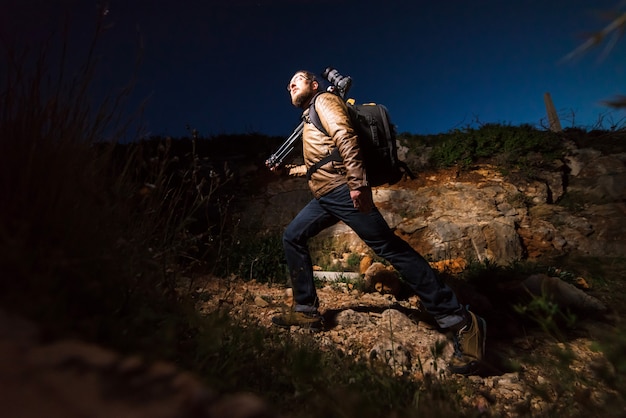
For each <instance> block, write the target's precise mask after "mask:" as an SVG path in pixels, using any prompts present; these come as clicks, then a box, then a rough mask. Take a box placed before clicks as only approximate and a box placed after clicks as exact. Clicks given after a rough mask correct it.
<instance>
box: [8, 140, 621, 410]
mask: <svg viewBox="0 0 626 418" xmlns="http://www.w3.org/2000/svg"><path fill="white" fill-rule="evenodd" d="M570 151H571V152H570V155H569V156H568V157H567V159H566V160H565V161H561V162H557V163H555V164H554V166H553V168H552V169H550V170H547V171H545V172H542V173H539V174H536V175H534V176H532V177H528V176H521V175H519V176H518V175H516V173H503V172H502V171H501V170H499V169H498V168H497V167H496V166H495V165H493V164H482V165H476V166H474V167H472V168H471V169H469V170H464V171H459V170H455V169H450V170H440V171H433V172H427V173H426V172H424V173H423V174H422V176H421V177H420V178H419V179H416V180H412V181H408V180H407V181H403V182H401V183H399V184H397V185H395V186H392V187H388V188H380V189H377V190H376V192H375V200H376V202H377V204H378V206H379V207H380V208H381V211H382V212H383V214H384V216H385V218H386V219H387V220H388V222H389V223H390V225H392V227H394V228H395V230H396V232H397V233H398V234H400V235H401V236H403V237H404V238H405V239H406V240H407V241H409V242H410V243H411V244H412V245H413V246H414V247H415V248H416V249H418V251H420V252H421V253H422V254H423V255H425V256H426V257H427V258H428V259H429V260H432V265H433V266H434V267H435V268H437V269H438V270H440V271H441V272H442V273H445V274H446V277H448V279H449V280H450V284H451V286H452V287H454V288H455V290H456V291H457V293H458V294H459V298H460V299H461V300H462V302H463V303H466V304H468V305H470V307H471V308H472V310H474V311H475V312H477V313H478V314H480V315H482V316H484V317H485V318H486V319H487V321H488V324H489V325H488V332H489V338H488V344H487V358H486V359H485V365H484V367H483V370H482V371H481V373H480V374H479V375H476V376H471V377H463V376H455V375H450V374H449V372H448V371H447V369H446V364H447V362H448V360H449V358H450V356H451V353H452V348H451V343H450V341H449V339H448V338H447V336H446V335H445V334H442V333H441V332H440V331H439V330H438V329H436V326H435V325H434V323H433V321H432V319H431V318H429V316H428V315H426V314H425V313H424V311H423V310H422V309H421V306H420V302H419V300H418V299H417V298H416V297H415V296H411V295H407V294H404V293H403V292H402V285H401V284H398V285H394V284H389V283H387V284H385V285H381V286H378V287H377V286H376V283H377V282H376V274H374V273H372V271H371V270H369V273H368V269H370V268H371V266H372V265H373V264H371V259H370V260H369V262H364V260H367V259H368V252H367V248H364V246H363V244H362V243H361V242H360V240H359V239H358V238H357V237H355V236H354V234H353V233H352V232H351V231H349V230H347V228H345V226H343V225H338V226H337V227H335V228H332V229H330V230H328V231H327V232H326V233H325V234H323V236H322V237H320V239H330V240H334V241H333V242H341V243H342V245H341V246H340V247H338V249H334V250H332V257H331V258H333V264H334V265H341V264H344V265H347V260H348V259H349V258H350V255H355V254H356V255H358V257H359V259H360V260H361V265H360V269H361V271H360V272H361V273H364V274H365V278H361V276H360V275H358V274H357V277H358V278H356V279H353V280H342V279H340V280H320V287H319V296H320V299H321V312H322V314H323V316H324V319H325V328H324V330H322V331H321V332H317V333H311V332H310V331H307V330H296V329H292V330H280V331H278V332H282V333H289V332H290V333H293V334H296V335H301V336H302V338H303V339H307V341H310V342H311V343H314V344H317V345H318V346H320V347H322V348H324V349H327V350H337V351H339V352H340V353H342V355H345V356H349V357H354V358H358V359H362V360H364V361H366V362H368V363H369V364H370V365H371V366H372V367H385V368H389V370H391V371H392V372H393V373H396V374H397V375H399V376H404V377H408V378H410V379H416V380H423V379H439V380H448V381H451V382H455V383H456V384H457V385H458V388H459V392H458V393H459V395H460V396H461V397H462V402H463V404H464V405H465V406H466V407H467V408H468V411H472V412H474V413H475V414H476V415H481V414H482V415H483V416H504V417H517V416H551V415H553V414H555V413H557V412H558V413H560V414H563V413H564V412H563V411H565V413H567V414H568V415H572V416H575V415H587V416H594V412H595V411H596V410H599V409H600V408H602V410H603V411H607V405H609V406H610V405H613V404H614V405H615V409H611V408H608V410H609V411H614V416H623V415H624V414H626V411H624V410H623V405H624V402H623V399H622V394H621V393H619V391H618V389H616V387H614V386H613V385H612V382H614V381H615V380H616V374H617V373H619V371H617V370H615V368H614V366H613V364H612V363H611V361H609V359H608V358H607V357H606V355H605V354H603V352H602V351H599V350H598V349H597V347H596V343H597V341H598V340H599V339H600V338H601V337H605V336H606V335H607V334H610V333H611V332H614V331H613V330H614V327H615V325H616V324H618V323H619V318H620V317H621V315H622V313H623V312H624V309H625V308H624V306H626V304H625V303H624V301H625V299H624V297H623V296H622V295H623V294H624V290H626V289H624V284H623V282H624V279H626V277H625V276H624V267H625V266H624V264H623V256H624V254H626V238H625V237H626V234H625V232H626V222H625V217H626V205H625V203H624V202H625V201H626V165H625V163H626V153H607V152H602V151H599V150H597V149H592V148H576V147H574V146H572V147H571V150H570ZM309 198H310V195H309V193H308V191H307V189H306V184H305V182H304V181H303V179H301V178H282V179H276V180H273V181H269V182H267V183H266V184H265V185H264V187H263V188H262V189H260V190H258V193H255V194H254V195H252V196H251V197H250V201H249V202H248V203H249V204H247V205H246V207H248V208H249V209H248V212H247V213H244V214H242V219H241V222H242V225H244V224H245V223H246V222H247V221H250V222H255V223H261V224H263V225H264V226H265V227H266V228H268V229H270V228H279V229H280V228H282V227H284V225H286V223H287V222H289V220H290V219H291V218H292V217H293V216H294V215H295V213H297V211H298V210H299V208H300V207H301V206H302V205H303V204H304V203H305V202H306V201H307V200H308V199H309ZM318 255H319V254H318ZM520 259H521V260H538V261H546V262H548V263H551V265H553V266H554V269H553V272H554V275H552V276H550V275H529V276H525V277H518V278H516V280H511V281H505V282H501V283H498V284H496V283H487V284H485V285H484V286H483V287H476V286H474V285H472V284H469V283H465V282H463V281H460V280H455V279H454V273H458V272H461V271H463V270H464V269H465V268H467V267H468V266H469V265H470V263H473V262H479V263H492V264H493V265H506V264H508V263H511V262H514V261H516V260H520ZM579 259H580V260H582V261H579V262H578V263H579V264H578V267H579V269H578V272H579V274H578V275H577V276H576V277H573V280H567V281H565V280H563V277H564V275H563V274H559V272H561V273H563V270H564V269H565V263H566V260H567V262H568V263H571V262H574V263H575V262H576V260H579ZM591 261H593V262H591ZM600 269H601V270H602V271H601V272H599V271H598V270H600ZM357 273H358V272H357ZM598 277H600V278H601V279H602V280H600V279H598ZM250 279H252V280H250ZM266 281H267V278H265V277H251V278H245V280H244V279H243V278H238V277H230V278H214V277H204V278H203V279H202V280H199V281H197V283H196V286H195V288H194V289H193V291H194V292H195V293H196V294H197V295H198V296H199V297H198V299H197V300H198V301H199V302H198V305H197V309H199V310H200V311H201V312H203V313H211V312H215V311H217V310H220V311H222V312H225V313H227V314H228V315H229V316H231V317H233V318H236V319H237V320H238V321H240V322H241V323H242V324H253V325H254V326H259V327H268V328H269V327H271V326H272V325H271V317H272V316H273V315H275V314H277V313H280V312H282V311H283V310H285V309H289V306H290V297H291V295H290V292H289V289H288V288H287V287H286V286H284V285H277V284H271V281H270V283H267V282H266ZM528 295H534V296H538V297H542V296H546V295H549V296H550V301H551V302H552V303H554V305H555V306H557V307H559V308H560V309H562V310H563V311H568V312H572V313H575V314H576V317H577V320H576V321H575V324H568V323H567V320H566V318H564V319H563V320H562V321H556V322H555V323H554V324H556V326H557V328H550V329H545V328H542V327H541V322H540V321H539V322H537V321H534V322H533V321H529V319H528V318H527V317H524V316H523V315H516V312H515V309H513V307H514V306H516V305H518V304H520V303H524V302H526V303H527V302H528V300H529V299H528V298H527V297H528ZM0 353H1V355H0V387H2V393H1V394H0V410H1V411H3V412H6V413H7V415H6V416H11V417H32V416H50V417H54V416H59V417H60V416H63V417H73V416H76V417H79V416H103V417H104V416H107V417H108V416H119V417H123V416H128V417H143V416H145V417H148V416H150V417H187V416H188V417H191V416H207V417H226V416H228V417H265V416H267V417H270V416H277V414H276V413H275V412H273V409H272V407H271V405H267V404H266V403H265V402H263V401H261V400H260V399H259V398H258V397H254V396H252V397H251V396H249V395H245V394H242V395H241V396H235V397H227V398H223V397H219V396H217V395H216V394H214V393H213V392H212V391H211V390H210V389H209V388H206V387H204V386H203V385H202V384H200V383H199V381H198V380H197V378H196V377H194V376H192V375H190V374H189V373H187V372H183V371H180V370H177V369H176V368H175V367H173V366H172V365H168V364H160V363H157V364H154V363H147V362H145V361H144V360H142V359H140V358H135V357H130V358H127V357H123V356H121V355H118V354H116V353H113V352H111V351H108V350H106V349H103V348H101V347H96V346H92V345H89V344H86V343H83V342H80V341H75V340H61V341H53V342H50V341H46V342H43V341H42V340H41V339H40V338H39V336H38V330H37V325H36V324H31V323H29V322H26V321H24V320H23V319H21V318H17V317H12V316H10V315H8V314H2V315H0ZM556 364H559V365H560V366H559V367H555V365H556ZM563 365H565V366H564V367H563ZM33 396H36V399H37V402H32V399H34V398H33Z"/></svg>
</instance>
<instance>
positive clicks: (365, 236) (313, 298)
mask: <svg viewBox="0 0 626 418" xmlns="http://www.w3.org/2000/svg"><path fill="white" fill-rule="evenodd" d="M339 221H343V222H344V223H345V224H346V225H348V226H349V227H350V228H352V230H353V231H354V232H356V234H357V235H358V236H359V237H360V238H361V239H362V240H363V241H364V242H365V243H366V244H367V245H368V246H369V247H370V248H371V249H372V250H373V251H374V253H376V255H378V256H379V257H382V258H384V259H385V260H387V261H389V262H390V263H391V264H392V265H393V267H394V268H395V269H396V270H397V271H398V272H399V273H400V274H401V276H402V278H403V279H404V280H405V281H406V282H407V283H408V285H409V286H410V287H411V289H412V290H413V291H414V292H415V293H416V294H417V295H418V296H419V298H420V300H421V302H422V304H423V305H424V307H425V308H426V310H427V311H428V312H429V313H430V314H431V315H433V316H434V318H435V319H436V320H437V323H438V324H439V326H440V327H441V328H449V327H452V326H454V325H458V324H459V323H460V322H461V321H463V320H464V319H465V309H464V308H463V307H462V306H461V305H460V304H459V302H458V300H457V298H456V295H455V294H454V292H453V291H452V289H450V287H448V286H447V285H446V284H445V283H443V282H442V281H441V280H439V278H438V277H437V275H436V273H435V272H434V271H433V269H432V268H431V267H430V265H429V264H428V262H427V261H426V260H425V259H424V258H423V257H422V256H421V255H420V254H419V253H418V252H417V251H415V250H414V249H413V247H411V246H410V245H409V244H408V243H407V242H406V241H404V240H403V239H402V238H400V237H399V236H397V235H396V234H395V233H394V232H393V231H392V230H391V228H389V225H387V222H386V221H385V219H384V218H383V216H382V215H381V213H380V212H379V211H378V209H376V208H374V209H373V210H372V211H370V212H369V213H361V212H359V211H358V210H357V209H355V208H354V205H353V203H352V199H351V198H350V191H349V189H348V186H347V185H343V186H339V187H337V188H336V189H334V190H332V191H331V192H330V193H328V194H326V195H324V196H322V197H321V198H320V199H313V200H311V201H310V202H309V203H308V204H307V205H306V206H305V207H304V208H303V209H302V210H301V211H300V213H298V215H297V216H296V217H295V218H294V219H293V221H291V223H290V224H289V225H288V226H287V229H286V230H285V233H284V235H283V245H284V247H285V256H286V258H287V265H288V267H289V273H290V277H291V284H292V287H293V296H294V301H295V310H296V311H299V312H316V311H317V307H318V306H319V300H318V298H317V292H316V290H315V284H314V282H313V265H312V262H311V256H310V254H309V248H308V241H309V238H312V237H314V236H316V235H317V234H319V233H320V232H321V231H322V230H324V229H326V228H328V227H330V226H332V225H334V224H336V223H337V222H339Z"/></svg>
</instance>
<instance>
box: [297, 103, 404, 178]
mask: <svg viewBox="0 0 626 418" xmlns="http://www.w3.org/2000/svg"><path fill="white" fill-rule="evenodd" d="M319 94H323V93H318V95H317V96H319ZM329 94H332V93H329ZM317 96H315V97H314V98H313V100H312V101H311V104H310V105H309V118H310V120H311V123H312V124H313V126H315V127H316V128H317V129H318V130H320V131H321V132H323V133H325V134H326V135H328V132H327V131H326V129H324V127H323V126H322V122H321V120H320V118H319V115H318V114H317V111H316V110H315V100H316V99H317ZM346 105H347V106H348V113H349V115H350V120H351V122H352V127H353V128H354V130H355V132H356V134H357V137H358V140H359V146H360V148H361V156H362V157H363V164H364V166H365V171H366V172H367V180H368V183H369V184H370V186H372V187H376V186H382V185H383V184H389V185H392V184H395V183H397V182H399V181H400V180H401V179H402V177H403V176H404V174H406V175H408V176H409V177H410V178H412V179H414V178H415V175H414V174H413V173H412V172H411V170H410V169H409V167H408V166H407V165H406V163H405V162H404V161H400V159H398V145H397V144H396V130H395V127H394V125H393V124H392V123H391V119H390V118H389V112H388V111H387V108H386V107H385V106H383V105H381V104H375V103H367V104H361V105H357V104H355V103H354V100H353V99H350V100H348V101H347V102H346ZM330 161H342V160H341V156H340V155H339V150H338V149H337V148H335V149H334V150H333V151H332V152H331V153H330V154H329V155H327V156H326V157H324V158H322V159H321V160H320V161H318V162H317V163H315V164H313V166H311V167H310V168H309V169H308V170H307V179H310V178H311V175H312V174H313V173H314V172H315V171H317V169H319V168H320V167H322V166H323V165H325V164H327V163H328V162H330Z"/></svg>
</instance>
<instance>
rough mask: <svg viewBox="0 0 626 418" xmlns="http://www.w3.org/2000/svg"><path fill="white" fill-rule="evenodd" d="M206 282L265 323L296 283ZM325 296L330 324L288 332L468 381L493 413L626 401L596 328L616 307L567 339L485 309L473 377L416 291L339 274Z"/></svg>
mask: <svg viewBox="0 0 626 418" xmlns="http://www.w3.org/2000/svg"><path fill="white" fill-rule="evenodd" d="M197 291H198V292H200V293H202V294H203V298H202V299H203V300H204V302H202V304H201V306H200V309H201V310H202V311H204V312H212V311H214V310H216V309H218V308H219V309H226V310H227V311H228V312H229V313H230V314H231V315H233V316H235V317H237V318H239V319H240V320H241V321H243V322H249V323H250V322H251V323H254V324H257V325H260V326H263V327H271V326H272V325H271V317H272V316H274V315H276V314H278V313H280V312H282V311H284V310H285V309H288V306H289V305H290V303H291V290H290V289H288V288H285V287H284V286H278V285H268V284H261V283H257V282H255V281H249V282H244V281H241V280H238V279H232V280H209V281H207V282H206V283H205V284H203V285H202V286H200V287H199V288H198V290H197ZM465 293H467V291H465ZM319 297H320V300H321V307H320V310H321V312H322V314H323V316H324V319H325V329H324V330H323V331H321V332H310V331H305V330H299V329H296V328H295V327H292V329H290V330H282V331H280V332H296V333H302V334H306V335H309V336H310V338H311V339H312V340H313V341H315V343H316V344H318V345H319V346H320V347H327V348H328V349H333V350H339V351H341V352H343V353H344V354H346V355H347V356H352V357H355V358H361V359H365V360H366V361H369V362H370V363H371V364H372V366H375V365H380V364H385V365H386V367H387V366H388V367H390V368H391V369H392V370H393V371H394V372H395V373H397V374H399V375H400V374H401V375H405V376H409V377H411V378H413V379H424V376H425V375H429V377H431V378H436V379H449V380H453V381H455V382H456V383H458V384H459V387H461V388H462V390H461V391H462V393H461V396H462V398H463V403H464V404H465V405H466V406H467V407H468V408H469V410H472V411H475V412H477V413H482V414H484V415H485V416H503V417H517V416H551V415H552V414H554V413H557V414H559V415H563V414H566V415H567V416H575V415H585V414H589V413H590V412H591V415H592V416H593V415H594V411H597V410H598V409H599V408H602V410H603V411H605V410H607V405H610V404H612V403H616V404H619V405H622V403H621V395H620V394H619V393H618V392H617V390H616V389H615V388H612V387H611V386H610V384H609V383H610V382H611V380H612V379H611V376H614V374H615V371H614V370H613V367H612V366H611V364H610V363H609V362H608V361H607V359H606V358H605V357H604V355H603V354H602V353H601V352H599V351H597V350H596V349H595V348H594V341H595V336H598V335H599V333H600V332H602V331H606V330H609V329H610V328H611V326H612V325H610V324H609V322H610V321H608V320H607V317H606V316H605V317H604V318H602V319H586V320H580V321H578V322H577V324H576V326H575V327H574V328H570V329H568V330H567V331H565V330H563V334H562V335H563V338H562V339H560V340H558V339H556V338H554V337H553V336H551V335H550V334H548V333H546V332H545V331H543V330H542V329H541V328H540V327H537V326H533V325H531V324H528V323H523V322H521V321H520V320H518V319H515V318H510V320H498V319H496V318H497V316H503V315H504V316H506V315H508V314H505V313H503V312H493V311H492V312H491V313H489V312H480V313H481V314H482V315H484V316H486V317H488V318H489V319H490V321H489V322H490V325H489V338H488V340H487V357H486V361H485V366H484V369H483V370H482V372H481V373H480V374H479V375H476V376H471V377H463V376H457V375H451V374H450V373H449V372H448V371H447V369H446V364H447V362H448V359H449V358H450V356H451V355H452V346H451V343H450V341H449V339H448V338H447V336H446V335H444V334H442V333H441V332H439V330H437V329H436V326H435V325H434V323H433V322H432V320H431V318H429V317H428V315H426V314H425V313H424V311H423V310H422V309H421V308H420V303H419V300H418V299H417V298H416V297H414V296H413V297H408V298H400V299H397V298H396V297H395V296H393V295H391V294H381V293H378V292H363V291H360V290H358V289H357V288H355V286H353V285H351V284H347V283H339V282H329V283H325V284H323V285H322V286H321V287H320V288H319ZM594 299H595V298H594ZM492 308H493V307H492ZM481 309H484V306H483V307H481ZM565 359H566V360H565ZM564 361H566V362H567V365H565V366H563V364H564ZM607 376H608V377H607ZM617 408H618V411H617V412H616V415H615V416H620V415H621V414H623V413H626V411H625V410H623V409H620V408H623V407H620V406H618V407H617ZM605 416H606V414H605Z"/></svg>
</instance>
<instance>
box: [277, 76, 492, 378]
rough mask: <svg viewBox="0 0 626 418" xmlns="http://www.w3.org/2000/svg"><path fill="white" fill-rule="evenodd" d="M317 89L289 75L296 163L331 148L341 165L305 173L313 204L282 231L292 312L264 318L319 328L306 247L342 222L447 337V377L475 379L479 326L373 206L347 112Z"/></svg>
mask: <svg viewBox="0 0 626 418" xmlns="http://www.w3.org/2000/svg"><path fill="white" fill-rule="evenodd" d="M320 87H321V86H320V83H319V82H318V81H317V79H316V77H315V75H314V74H313V73H311V72H309V71H298V72H296V73H295V75H294V76H293V77H292V79H291V81H290V82H289V84H288V86H287V89H288V90H289V93H290V95H291V102H292V103H293V105H294V106H296V107H299V108H301V109H303V110H304V112H303V118H304V121H305V124H304V128H303V132H302V142H303V156H304V162H305V165H306V167H307V168H309V167H311V166H312V165H314V164H315V163H316V162H318V161H320V160H321V159H322V158H323V157H325V156H327V155H328V154H330V153H331V152H332V151H333V150H334V149H338V150H339V154H340V155H341V159H342V161H340V162H337V161H331V162H329V163H327V164H325V165H323V166H321V167H319V168H318V169H317V170H316V171H314V172H313V173H312V174H311V176H310V178H309V182H308V184H309V188H310V189H311V192H312V193H313V196H314V198H313V199H312V200H311V201H310V202H309V203H308V204H307V205H306V206H305V207H304V208H303V209H302V210H301V211H300V213H298V215H297V216H296V217H295V218H294V219H293V221H292V222H291V223H290V224H289V226H287V229H286V230H285V233H284V235H283V245H284V249H285V256H286V259H287V265H288V267H289V273H290V278H291V283H292V288H293V297H294V306H293V310H292V311H290V312H286V313H284V314H282V315H278V316H276V317H274V318H272V321H273V323H274V324H276V325H278V326H282V327H290V326H301V327H308V328H313V329H319V328H321V326H322V317H321V315H320V313H319V311H318V307H319V300H318V298H317V292H316V290H315V284H314V281H313V266H312V262H311V257H310V254H309V250H308V246H307V242H308V240H309V238H312V237H314V236H315V235H317V234H318V233H320V232H321V231H322V230H323V229H325V228H328V227H330V226H332V225H334V224H336V223H337V222H339V221H343V222H344V223H345V224H346V225H348V226H349V227H350V228H352V229H353V230H354V231H355V232H356V233H357V234H358V236H359V237H360V238H361V239H362V240H363V241H364V242H365V243H366V244H367V245H368V246H369V247H370V248H372V250H373V251H374V252H375V253H376V255H378V256H380V257H382V258H384V259H386V260H387V261H389V262H390V263H391V264H392V265H393V266H394V268H395V269H396V270H398V272H399V273H400V274H401V275H402V277H403V279H404V280H405V281H406V282H407V283H408V285H409V286H410V287H411V289H412V290H413V291H414V292H415V293H416V294H417V295H418V296H419V298H420V300H421V302H422V304H423V305H424V307H425V308H426V310H427V311H428V312H429V313H430V314H432V315H433V317H434V318H435V320H436V321H437V323H438V325H439V326H440V327H441V328H442V329H447V330H450V331H452V333H453V338H454V342H455V344H454V346H455V355H454V357H453V360H452V363H451V365H450V368H451V371H452V372H454V373H460V374H471V373H475V371H476V369H477V367H478V365H479V363H480V361H481V360H482V358H483V355H484V349H485V348H484V347H485V332H486V323H485V321H484V320H483V319H482V318H480V317H478V316H476V315H475V314H473V313H472V312H469V311H468V310H466V309H465V308H464V307H463V306H461V305H460V304H459V302H458V300H457V298H456V295H455V294H454V292H453V291H452V290H451V289H450V288H449V287H448V286H447V285H446V284H444V283H443V282H441V281H440V280H439V278H438V277H437V275H436V274H435V272H434V271H433V270H432V268H431V267H430V265H429V264H428V262H427V261H426V260H425V259H424V258H423V257H422V256H421V255H420V254H419V253H417V252H416V251H415V250H414V249H413V248H412V247H411V246H410V245H409V244H408V243H407V242H405V241H404V240H402V239H401V238H400V237H399V236H397V235H396V234H394V232H393V231H392V230H391V229H390V228H389V226H388V225H387V223H386V221H385V220H384V218H383V217H382V215H381V213H380V212H379V211H378V209H377V208H376V207H375V205H374V203H373V200H372V190H371V188H370V187H369V185H368V181H367V171H366V170H365V168H364V166H363V162H362V159H361V155H360V150H359V145H358V142H357V136H356V133H355V131H354V129H353V127H352V125H351V122H350V118H349V115H348V109H347V106H346V104H345V103H344V101H343V99H342V98H341V97H339V96H338V95H335V94H331V93H326V94H319V95H318V93H320ZM313 100H314V103H315V104H314V106H315V110H316V111H317V114H318V115H319V119H320V121H321V123H322V126H323V127H324V129H325V130H326V132H328V134H326V133H324V132H321V131H320V130H318V129H317V128H316V127H315V126H314V125H313V124H312V123H311V121H310V119H309V116H308V115H309V106H310V104H311V103H312V101H313Z"/></svg>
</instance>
